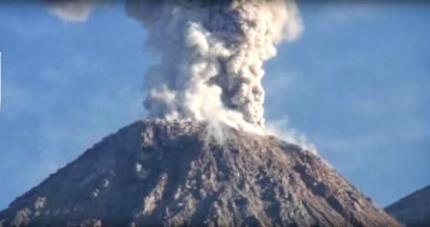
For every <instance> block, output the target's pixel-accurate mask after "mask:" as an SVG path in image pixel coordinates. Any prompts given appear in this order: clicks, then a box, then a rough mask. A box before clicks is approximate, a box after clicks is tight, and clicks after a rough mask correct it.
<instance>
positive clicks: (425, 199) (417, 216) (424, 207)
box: [385, 186, 430, 227]
mask: <svg viewBox="0 0 430 227" xmlns="http://www.w3.org/2000/svg"><path fill="white" fill-rule="evenodd" d="M385 210H386V211H387V212H388V213H389V214H391V215H392V216H393V217H395V218H396V219H397V220H399V221H400V222H402V223H404V224H405V225H406V226H417V227H418V226H422V227H428V226H430V186H427V187H425V188H423V189H420V190H418V191H416V192H414V193H412V194H411V195H408V196H406V197H405V198H403V199H400V200H399V201H397V202H395V203H393V204H391V205H390V206H388V207H387V208H386V209H385Z"/></svg>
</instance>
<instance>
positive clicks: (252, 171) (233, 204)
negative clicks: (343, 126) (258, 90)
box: [0, 121, 398, 226]
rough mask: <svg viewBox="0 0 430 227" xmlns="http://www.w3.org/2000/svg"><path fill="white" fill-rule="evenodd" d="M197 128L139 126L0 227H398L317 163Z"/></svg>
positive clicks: (268, 140)
mask: <svg viewBox="0 0 430 227" xmlns="http://www.w3.org/2000/svg"><path fill="white" fill-rule="evenodd" d="M224 135H225V136H226V137H228V138H227V139H226V142H225V143H224V144H223V145H219V144H217V143H216V142H214V140H212V139H211V137H210V136H208V133H207V131H206V127H205V126H204V125H203V124H200V123H196V122H169V123H167V122H164V121H142V122H137V123H134V124H132V125H130V126H128V127H126V128H124V129H122V130H120V131H119V132H118V133H116V134H114V135H111V136H109V137H107V138H105V139H103V140H102V141H101V142H100V143H98V144H96V145H95V146H94V147H93V148H91V149H89V150H88V151H86V152H85V153H84V154H83V155H82V156H80V157H79V158H78V159H77V160H75V161H74V162H72V163H70V164H68V165H67V166H66V167H64V168H62V169H60V170H59V171H58V172H57V173H55V174H53V175H51V176H50V177H49V178H48V179H46V180H45V181H44V182H42V183H41V184H40V185H39V186H37V187H35V188H33V189H32V190H30V191H29V192H27V193H26V194H24V195H23V196H21V197H19V198H17V199H16V200H15V201H14V202H12V203H11V204H10V206H9V208H8V209H6V210H4V211H2V212H1V213H0V220H1V221H0V223H3V225H4V226H10V225H30V226H141V225H148V226H153V225H166V226H172V225H173V226H174V225H181V226H183V225H196V226H200V225H211V226H398V223H397V222H396V221H394V220H393V219H392V218H391V217H390V216H388V215H387V214H386V213H385V212H384V211H382V210H380V209H378V208H376V207H375V206H374V205H373V204H372V202H371V201H370V200H369V199H368V198H366V197H365V196H364V195H363V194H361V193H360V192H359V191H357V189H355V188H354V187H353V186H352V185H351V184H349V183H348V182H347V181H346V180H345V179H344V178H343V177H341V176H340V175H339V174H338V173H336V171H335V170H333V169H332V168H330V167H329V166H328V165H326V164H325V163H324V161H323V160H321V159H320V158H319V157H318V156H317V155H315V154H313V153H311V152H309V151H306V150H303V149H301V148H300V147H298V146H295V145H292V144H287V143H285V142H283V141H281V140H279V139H277V138H274V137H271V136H256V135H251V134H248V133H244V132H239V131H235V130H229V131H228V133H225V134H224ZM0 225H1V224H0Z"/></svg>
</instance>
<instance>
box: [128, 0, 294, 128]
mask: <svg viewBox="0 0 430 227" xmlns="http://www.w3.org/2000/svg"><path fill="white" fill-rule="evenodd" d="M151 2H152V1H151ZM220 2H221V3H218V4H214V3H212V4H211V3H202V1H197V3H196V1H178V2H174V3H173V2H168V3H163V4H162V3H159V4H157V3H155V4H154V3H149V1H143V2H142V1H141V2H138V3H136V2H135V4H132V5H129V9H130V10H129V14H130V15H132V16H134V17H135V18H138V19H139V20H141V21H142V22H143V23H144V25H145V26H146V27H147V28H148V29H149V41H148V42H149V46H150V47H152V48H155V49H156V51H157V52H158V53H160V55H161V60H160V63H159V64H158V65H155V66H153V67H152V68H151V69H150V70H149V72H148V73H147V75H146V77H145V78H146V82H145V86H146V91H147V97H146V99H145V102H144V104H145V107H146V108H147V110H148V111H149V114H150V116H151V117H155V118H165V119H192V120H198V121H208V122H211V123H213V122H216V123H217V122H219V123H223V124H227V125H229V126H231V127H234V128H237V129H241V130H247V131H253V132H263V131H264V108H263V102H264V89H263V87H262V78H263V76H264V69H263V65H264V62H265V61H266V60H268V59H269V58H271V57H273V56H275V55H276V44H278V43H279V42H281V41H283V40H292V39H295V38H296V37H297V36H298V35H299V34H300V31H301V26H300V19H299V17H298V15H297V8H296V5H295V4H294V3H292V2H288V1H282V0H278V1H277V0H274V1H250V0H248V1H239V0H237V1H220ZM150 11H153V12H156V14H151V12H150Z"/></svg>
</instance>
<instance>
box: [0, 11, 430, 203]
mask: <svg viewBox="0 0 430 227" xmlns="http://www.w3.org/2000/svg"><path fill="white" fill-rule="evenodd" d="M299 6H300V9H301V14H302V18H303V21H304V26H305V31H304V33H303V35H302V37H301V39H299V40H298V41H296V42H294V43H288V44H283V45H281V46H280V48H279V53H278V56H277V57H276V58H275V59H273V60H271V61H269V62H268V63H267V64H266V69H267V74H266V78H265V81H264V84H265V87H266V90H267V100H266V105H265V106H266V117H267V119H268V121H269V122H287V123H286V124H285V125H284V127H285V128H294V129H295V130H297V131H298V132H300V133H302V134H304V135H306V137H307V138H308V140H309V141H310V142H312V143H314V144H315V145H316V146H317V147H318V149H319V153H320V154H321V155H322V156H323V157H324V158H326V159H327V160H328V161H329V163H331V164H332V165H333V166H334V167H335V168H336V169H337V170H338V171H339V172H340V173H341V174H342V175H344V176H345V177H346V178H347V179H349V180H350V181H351V182H352V183H353V184H354V185H356V186H357V187H358V188H359V189H360V190H361V191H362V192H364V193H365V194H367V195H368V196H370V197H371V198H372V199H373V200H374V201H376V203H378V204H379V205H381V206H385V205H387V204H389V203H391V202H393V201H395V200H397V199H398V198H400V197H402V196H404V195H406V194H408V193H410V192H412V191H414V190H416V189H418V188H420V187H423V186H425V185H428V184H430V174H429V173H430V139H429V138H430V129H429V125H430V106H429V103H430V64H429V59H430V42H429V40H430V29H429V28H428V22H429V21H430V13H429V12H430V5H427V4H423V3H414V4H410V5H408V4H394V3H392V4H389V3H385V4H367V5H366V4H350V3H344V4H340V3H336V4H335V3H331V4H315V3H314V4H310V3H307V4H301V5H299ZM145 37H146V31H145V29H144V28H143V27H142V26H141V25H140V24H139V23H137V22H135V21H134V20H132V19H130V18H128V17H126V16H125V15H124V13H123V8H122V6H121V5H114V6H104V7H101V8H98V9H97V10H95V11H94V13H93V14H92V15H91V16H90V18H89V19H88V20H87V21H86V22H84V23H67V22H64V21H62V20H59V19H58V18H56V17H54V16H53V15H51V14H49V13H48V11H47V10H46V8H45V7H43V6H41V5H37V4H32V5H24V4H19V5H12V4H9V5H2V6H1V7H0V51H1V52H2V77H3V78H2V93H3V94H2V106H1V109H0V152H1V153H0V154H1V158H0V182H1V187H0V209H1V208H5V207H6V206H7V205H8V203H10V202H11V201H12V200H13V199H14V198H15V197H17V196H19V195H20V194H22V193H24V192H25V191H27V190H29V189H30V188H31V187H32V186H35V185H37V184H38V183H40V182H41V181H42V180H43V179H44V178H46V177H47V176H49V174H50V173H53V172H54V171H56V170H57V169H58V168H60V167H62V166H64V165H65V164H66V163H68V162H70V161H72V160H73V159H75V158H76V157H77V156H79V155H80V154H81V153H82V152H83V151H84V150H85V149H86V148H88V147H90V146H91V145H92V144H94V143H95V142H97V141H99V140H100V139H101V138H103V137H104V136H106V135H108V134H111V133H113V132H115V131H116V130H118V129H119V128H121V127H123V126H125V125H127V124H129V123H131V122H133V121H135V120H137V119H139V118H143V117H144V116H145V111H144V109H143V107H142V105H141V103H142V99H143V94H142V87H143V75H144V72H145V70H146V69H147V68H148V66H150V65H151V64H152V63H153V62H154V61H155V59H156V56H155V55H154V54H151V53H149V52H148V51H147V50H146V49H145V46H144V41H145Z"/></svg>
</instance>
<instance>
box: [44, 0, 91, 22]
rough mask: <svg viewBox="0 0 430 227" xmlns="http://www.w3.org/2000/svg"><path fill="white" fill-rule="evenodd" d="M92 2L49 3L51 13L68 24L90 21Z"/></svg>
mask: <svg viewBox="0 0 430 227" xmlns="http://www.w3.org/2000/svg"><path fill="white" fill-rule="evenodd" d="M93 3H94V1H92V0H76V1H71V0H66V1H64V0H63V1H59V0H57V1H48V5H49V11H50V12H51V13H52V14H54V15H56V16H58V17H59V18H61V19H62V20H64V21H67V22H83V21H85V20H87V19H88V17H89V15H90V14H91V11H92V8H93Z"/></svg>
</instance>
